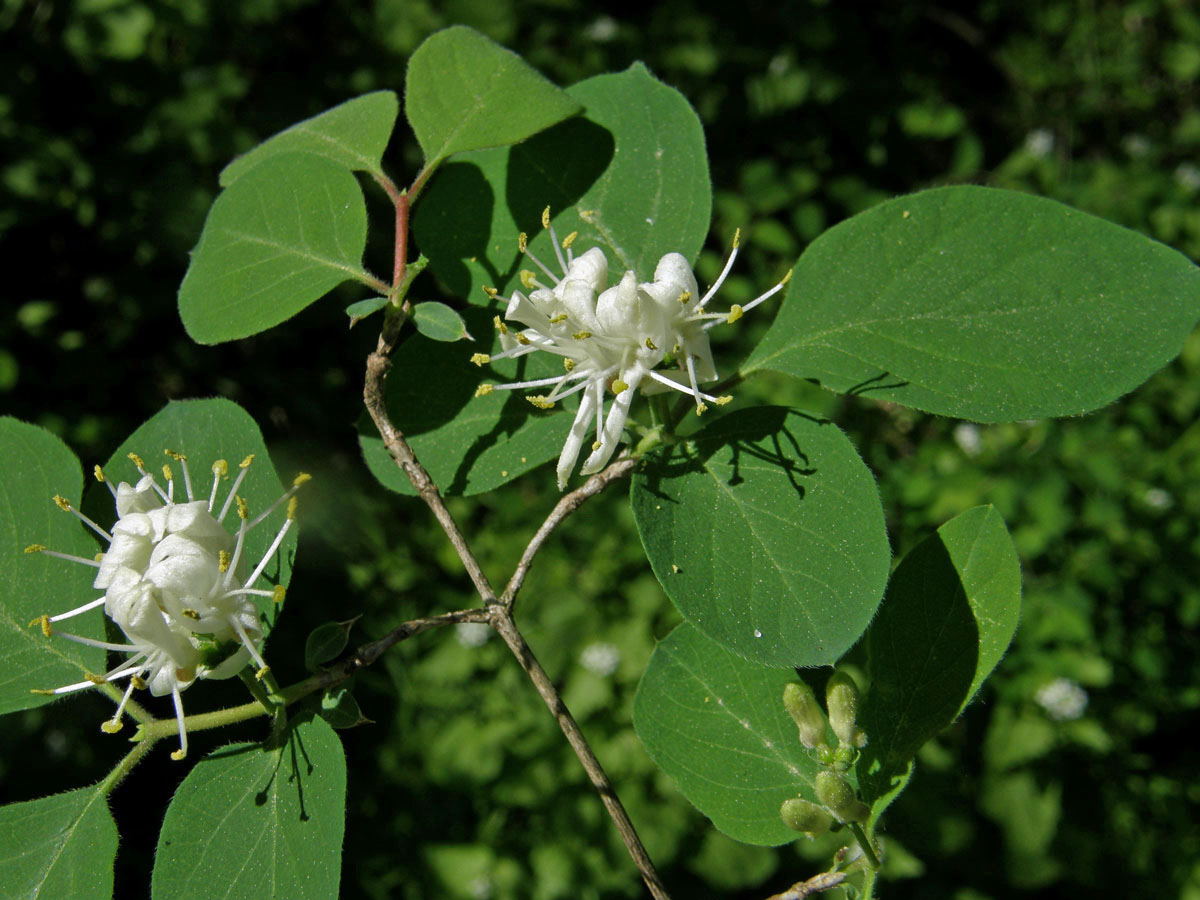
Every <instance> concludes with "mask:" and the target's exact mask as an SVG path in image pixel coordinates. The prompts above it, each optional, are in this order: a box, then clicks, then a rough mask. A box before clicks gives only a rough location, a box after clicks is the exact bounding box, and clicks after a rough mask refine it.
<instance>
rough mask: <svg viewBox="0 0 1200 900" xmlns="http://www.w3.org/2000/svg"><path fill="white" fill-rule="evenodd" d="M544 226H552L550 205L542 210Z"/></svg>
mask: <svg viewBox="0 0 1200 900" xmlns="http://www.w3.org/2000/svg"><path fill="white" fill-rule="evenodd" d="M542 227H543V228H549V227H550V207H548V206H547V207H546V208H545V209H543V210H542Z"/></svg>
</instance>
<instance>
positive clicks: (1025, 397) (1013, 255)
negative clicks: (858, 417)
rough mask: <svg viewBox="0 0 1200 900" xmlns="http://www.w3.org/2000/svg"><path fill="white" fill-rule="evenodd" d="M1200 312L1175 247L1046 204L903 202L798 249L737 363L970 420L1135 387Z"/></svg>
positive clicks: (962, 197) (989, 196) (1005, 416)
mask: <svg viewBox="0 0 1200 900" xmlns="http://www.w3.org/2000/svg"><path fill="white" fill-rule="evenodd" d="M1198 316H1200V270H1197V269H1196V267H1195V266H1193V265H1192V263H1191V262H1190V261H1189V260H1188V259H1187V258H1185V257H1184V256H1183V255H1181V254H1180V253H1177V252H1176V251H1174V250H1172V249H1170V248H1169V247H1166V246H1164V245H1162V244H1158V243H1156V242H1154V241H1151V240H1149V239H1148V238H1146V237H1144V236H1142V235H1140V234H1137V233H1135V232H1133V231H1128V230H1126V229H1124V228H1121V227H1119V226H1117V225H1113V224H1112V223H1110V222H1105V221H1103V220H1102V219H1097V218H1095V217H1093V216H1089V215H1087V214H1085V213H1081V212H1079V211H1077V210H1073V209H1070V208H1068V207H1066V206H1063V205H1061V204H1059V203H1056V202H1054V201H1052V200H1046V199H1042V198H1039V197H1032V196H1029V195H1026V194H1020V193H1016V192H1012V191H1002V190H994V189H990V188H982V187H949V188H939V189H936V190H931V191H924V192H922V193H919V194H913V195H911V196H908V197H901V198H899V199H897V200H892V201H889V202H887V203H882V204H880V205H879V206H876V207H874V208H873V209H869V210H867V211H866V212H864V213H860V214H859V215H857V216H854V217H853V218H851V219H849V220H848V221H846V222H843V223H841V224H840V225H838V226H837V227H835V228H832V229H830V230H829V231H827V232H826V233H825V234H823V235H822V236H821V237H820V238H818V239H817V240H816V241H814V242H813V244H812V245H811V246H810V247H809V248H808V249H807V250H806V251H805V253H804V255H803V256H801V257H800V261H799V263H798V264H797V266H796V269H795V276H794V277H793V279H792V282H791V285H790V286H789V288H788V294H787V299H786V300H785V301H784V304H783V308H782V309H781V310H780V312H779V316H778V318H777V319H776V321H775V323H774V325H773V326H772V327H771V329H770V331H769V332H768V333H767V335H766V337H765V338H764V339H763V341H762V343H761V344H760V345H759V346H758V348H757V349H756V350H755V352H754V353H753V354H752V355H751V357H750V359H749V360H748V361H747V363H746V365H745V368H744V371H746V372H750V371H753V370H755V369H762V368H767V369H773V370H775V371H778V372H783V373H786V374H788V375H794V376H797V377H800V378H811V379H816V380H818V381H819V382H820V383H821V384H822V385H824V386H825V387H827V388H830V389H831V390H834V391H843V392H852V393H864V394H869V395H870V396H872V397H875V398H876V399H879V400H888V401H892V402H895V403H900V404H904V405H905V406H912V407H916V408H917V409H923V410H926V411H928V412H932V413H937V414H940V415H950V416H960V417H963V418H967V419H975V420H978V421H981V422H1000V421H1010V420H1014V419H1027V418H1036V417H1042V416H1063V415H1075V414H1077V413H1082V412H1087V411H1088V410H1091V409H1096V408H1097V407H1100V406H1103V405H1105V404H1106V403H1109V402H1111V401H1112V400H1115V399H1116V398H1117V397H1120V396H1121V395H1122V394H1124V393H1126V392H1128V391H1130V390H1132V389H1133V388H1135V387H1137V386H1138V385H1139V384H1141V383H1142V382H1143V381H1144V380H1145V379H1146V378H1147V377H1149V376H1150V374H1151V373H1153V372H1155V371H1156V370H1157V369H1159V368H1160V367H1162V366H1163V365H1164V364H1165V363H1166V362H1168V361H1169V360H1170V359H1171V358H1173V357H1174V356H1175V355H1176V354H1177V353H1178V352H1179V349H1180V347H1181V346H1182V344H1183V340H1184V338H1185V337H1186V336H1187V335H1188V333H1189V332H1190V331H1191V330H1192V327H1193V326H1194V325H1195V323H1196V320H1197V317H1198Z"/></svg>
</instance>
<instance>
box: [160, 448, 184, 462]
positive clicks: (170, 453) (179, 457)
mask: <svg viewBox="0 0 1200 900" xmlns="http://www.w3.org/2000/svg"><path fill="white" fill-rule="evenodd" d="M163 453H165V454H167V456H169V457H171V459H173V460H175V461H176V462H186V461H187V457H186V456H184V455H183V454H182V453H176V452H175V451H174V450H163Z"/></svg>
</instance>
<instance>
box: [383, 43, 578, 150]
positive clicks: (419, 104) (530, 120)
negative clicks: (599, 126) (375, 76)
mask: <svg viewBox="0 0 1200 900" xmlns="http://www.w3.org/2000/svg"><path fill="white" fill-rule="evenodd" d="M404 112H405V115H407V116H408V122H409V124H410V125H411V126H412V130H413V132H414V133H415V134H416V136H417V143H419V144H420V145H421V150H422V152H423V153H424V154H425V166H426V168H432V167H433V166H435V165H437V163H438V162H439V161H440V160H443V159H445V158H446V157H447V156H450V155H451V154H452V153H460V152H462V151H463V150H478V149H480V148H482V147H498V146H502V145H504V144H514V143H516V142H517V141H521V140H524V139H525V138H527V137H529V136H530V135H532V134H536V133H537V132H539V131H541V130H542V129H543V128H548V127H549V126H551V125H553V124H554V123H555V122H560V121H562V120H563V119H565V118H567V117H568V116H573V115H575V114H576V113H577V112H579V104H578V103H577V102H575V101H574V100H572V99H571V98H570V97H568V96H567V94H566V92H565V91H563V90H562V89H561V88H559V87H556V86H555V85H554V84H552V83H551V82H549V81H547V80H546V79H545V78H544V77H542V76H541V75H540V74H538V72H537V71H536V70H534V69H533V68H531V67H530V66H529V64H528V63H526V62H525V61H524V60H523V59H521V57H519V56H517V54H515V53H513V52H512V51H511V50H506V49H505V48H504V47H501V46H500V45H499V44H496V43H493V42H492V41H491V40H489V39H488V38H486V37H484V36H483V35H482V34H480V33H479V32H477V31H473V30H472V29H470V28H467V27H466V26H464V25H456V26H454V27H452V28H446V29H444V30H442V31H438V32H435V33H434V34H432V35H430V36H429V37H428V38H426V39H425V41H424V43H422V44H421V46H419V47H418V48H417V49H416V51H414V53H413V55H412V57H410V58H409V61H408V75H407V77H406V79H405V90H404Z"/></svg>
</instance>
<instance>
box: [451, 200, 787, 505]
mask: <svg viewBox="0 0 1200 900" xmlns="http://www.w3.org/2000/svg"><path fill="white" fill-rule="evenodd" d="M542 225H543V226H544V227H545V228H547V229H548V230H549V231H550V238H551V241H552V242H553V246H554V253H555V256H556V257H557V258H558V264H559V267H560V268H561V269H562V273H563V274H562V277H561V278H560V277H559V276H557V275H555V274H554V273H553V272H552V271H550V269H549V268H548V267H547V266H546V265H545V264H544V263H542V261H541V260H539V259H538V258H537V257H536V256H534V255H533V254H532V253H531V252H530V251H529V247H528V237H527V236H526V235H525V234H522V235H521V237H520V243H519V246H520V249H521V252H522V253H524V254H526V255H527V256H528V257H529V258H530V259H531V260H532V261H533V262H534V263H535V264H536V265H537V267H538V268H539V269H541V270H542V272H543V273H545V275H546V277H548V278H549V279H550V281H551V284H549V285H547V284H543V283H542V282H541V281H539V280H538V277H537V276H536V275H535V274H534V273H533V272H531V271H528V270H526V271H523V272H521V284H522V285H523V286H524V287H525V289H526V290H527V291H529V294H528V296H526V295H525V294H523V293H521V292H520V291H514V292H513V295H512V297H511V298H503V297H501V298H500V299H502V300H505V301H506V303H507V308H506V309H505V312H504V319H506V320H507V321H509V322H516V323H519V324H521V325H524V326H525V327H524V328H523V329H521V330H516V329H512V328H509V327H508V325H506V324H505V322H504V321H502V320H501V319H500V317H499V316H497V317H496V327H497V329H498V330H499V332H500V346H501V352H500V353H498V354H495V355H491V356H489V355H488V354H485V353H477V354H475V355H474V356H473V357H472V358H471V360H472V362H474V363H475V364H476V365H480V366H482V365H485V364H487V363H489V362H492V361H493V360H497V359H512V358H514V357H518V356H524V355H525V354H528V353H533V352H535V351H538V350H542V351H545V352H547V353H550V354H553V355H555V356H559V357H561V358H562V366H563V370H564V372H563V374H562V375H556V376H553V377H550V378H540V379H536V380H532V381H520V382H513V383H510V384H488V383H485V384H482V385H480V387H479V391H478V392H477V396H482V395H484V394H489V393H491V392H492V391H499V390H518V389H526V388H550V390H549V391H548V392H547V393H544V394H539V395H536V396H531V397H528V398H527V399H528V400H529V402H530V403H532V404H533V405H534V406H537V407H539V408H542V409H548V408H550V407H552V406H553V405H554V404H555V403H556V402H557V401H559V400H561V399H562V398H564V397H568V396H570V395H571V394H576V393H580V394H582V397H581V398H580V401H579V409H578V411H577V412H576V414H575V421H574V423H573V424H572V425H571V430H570V432H569V433H568V435H567V440H566V442H565V444H564V445H563V449H562V454H561V455H560V456H559V460H558V486H559V489H560V490H561V489H562V488H564V487H565V486H566V482H567V478H568V476H569V475H570V473H571V470H572V469H574V468H575V463H576V461H577V460H578V458H579V453H580V451H581V450H582V448H583V444H584V440H585V438H586V437H587V436H588V434H589V433H592V432H594V434H595V440H594V441H593V442H592V445H591V454H590V455H589V456H588V457H587V459H585V460H584V463H583V467H582V468H581V469H580V472H581V473H582V474H584V475H590V474H592V473H594V472H598V471H600V470H601V469H602V468H604V466H605V465H606V464H607V463H608V461H609V460H610V459H611V458H612V455H613V453H614V452H615V451H616V448H617V445H618V444H619V443H620V441H621V436H622V433H623V431H624V428H625V422H626V419H627V418H628V415H629V407H630V405H631V404H632V403H633V398H634V394H635V392H636V391H637V390H638V389H639V388H640V389H641V391H642V393H644V394H653V393H658V392H661V391H666V390H676V391H680V392H682V393H684V394H687V395H688V396H690V397H691V398H692V399H693V400H694V401H695V404H696V412H697V413H702V412H704V411H705V410H706V409H707V408H708V407H707V403H717V404H723V403H727V402H729V400H730V399H731V398H729V397H714V396H711V395H710V394H706V393H704V392H702V391H701V390H700V387H699V386H700V384H703V383H705V382H710V381H715V380H716V378H717V371H716V368H715V367H714V365H713V359H712V350H711V349H710V347H709V344H708V331H709V329H710V328H712V327H713V326H714V325H718V324H721V323H723V322H736V321H737V320H738V319H739V318H741V316H742V314H743V313H745V312H747V311H749V310H751V309H753V308H754V307H755V306H758V304H760V303H762V302H763V301H764V300H766V299H768V298H769V297H772V296H773V295H774V294H775V293H777V292H778V291H779V290H781V289H782V288H783V286H784V285H785V284H787V281H788V277H785V278H784V279H783V280H782V281H781V282H780V283H779V284H777V285H775V286H774V287H773V288H771V289H770V290H769V291H767V292H766V293H764V294H762V295H761V296H759V297H756V298H755V299H754V300H752V301H751V302H749V303H747V304H746V305H745V306H738V305H737V304H734V305H733V306H732V307H731V308H730V310H729V311H728V312H723V313H718V312H709V311H707V309H706V307H707V305H708V302H709V300H711V299H712V297H713V296H714V295H715V294H716V292H717V290H718V289H720V287H721V285H722V284H723V283H724V281H725V278H726V276H728V274H729V271H730V269H731V268H732V267H733V261H734V259H736V258H737V253H738V237H737V236H736V235H735V237H734V240H733V251H732V252H731V253H730V255H729V260H728V262H726V264H725V268H724V269H723V270H722V271H721V275H720V277H719V278H718V279H717V281H716V283H715V284H713V286H712V287H711V288H709V289H708V291H706V292H705V293H704V294H703V295H701V294H700V292H699V290H698V289H697V286H696V277H695V275H693V274H692V268H691V266H690V265H688V261H687V260H686V259H685V258H684V257H683V256H682V255H681V254H679V253H668V254H667V255H666V256H664V257H663V258H662V259H660V260H659V262H658V266H657V267H656V268H655V270H654V279H653V280H652V281H647V282H641V283H639V282H638V280H637V276H636V274H635V273H633V272H631V271H627V272H626V273H625V274H624V276H622V278H621V280H620V281H619V282H618V283H617V284H616V285H614V286H612V287H609V286H608V260H607V258H606V257H605V256H604V252H603V251H602V250H600V249H599V248H598V247H593V248H592V249H590V250H588V251H587V252H585V253H583V254H581V255H579V256H575V255H574V253H573V251H572V248H571V245H572V243H573V242H574V240H575V237H576V235H575V233H574V232H573V233H571V234H569V235H567V237H566V238H564V239H563V240H562V241H561V242H560V241H559V240H558V236H557V234H555V232H554V227H553V226H552V225H551V224H550V210H549V208H547V209H546V210H545V211H544V212H543V213H542ZM564 253H565V256H564ZM790 274H791V273H790V272H789V276H790ZM484 290H485V291H486V292H487V293H488V295H489V296H491V297H493V298H495V297H498V296H499V292H498V291H496V290H495V289H493V288H484ZM670 362H673V363H674V364H675V365H676V369H675V370H674V371H668V372H660V371H657V368H658V366H659V365H660V364H663V363H670ZM609 392H611V393H612V395H613V400H612V403H611V405H610V406H609V409H608V411H607V413H606V412H605V402H606V398H607V395H608V393H609Z"/></svg>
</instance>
